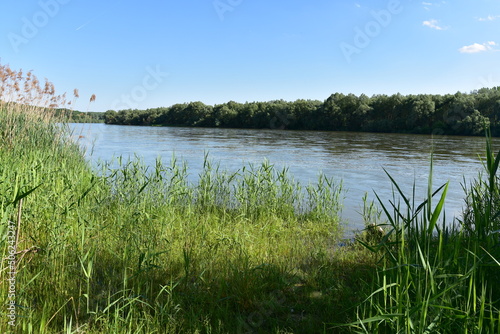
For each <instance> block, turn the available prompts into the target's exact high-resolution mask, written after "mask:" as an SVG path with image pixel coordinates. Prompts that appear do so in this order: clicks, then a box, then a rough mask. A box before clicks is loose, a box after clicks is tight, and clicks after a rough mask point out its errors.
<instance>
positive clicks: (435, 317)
mask: <svg viewBox="0 0 500 334" xmlns="http://www.w3.org/2000/svg"><path fill="white" fill-rule="evenodd" d="M0 70H5V68H4V67H0ZM7 72H8V71H7ZM0 74H2V72H1V71H0ZM10 77H11V78H19V75H17V74H16V73H14V74H10ZM12 80H19V79H12ZM26 80H27V82H30V81H29V80H32V79H26ZM5 82H7V88H8V87H9V81H4V82H2V85H4V84H5ZM11 86H12V87H11V88H15V86H14V85H11ZM28 86H29V85H28ZM35 86H36V85H35ZM3 88H5V87H4V86H2V89H3ZM49 88H50V86H49ZM11 91H12V92H14V91H16V90H15V89H14V90H12V89H11ZM37 91H40V90H37ZM48 92H49V95H50V96H52V95H53V93H52V91H51V90H50V89H49V90H48ZM50 96H49V98H43V97H40V98H37V99H36V101H38V102H40V101H42V102H43V101H50V100H51V99H52V98H50ZM20 101H24V100H20ZM39 104H40V103H39ZM52 111H53V110H52V109H50V108H43V107H33V106H29V105H27V104H23V103H11V102H6V101H1V100H0V221H1V224H0V252H1V256H2V265H1V267H0V272H1V275H0V284H1V288H0V303H1V305H2V309H1V310H0V331H1V332H5V333H10V332H12V333H500V312H499V309H498V307H499V305H498V304H499V302H498V301H499V298H500V284H498V282H500V263H499V262H500V242H499V241H500V239H499V236H500V232H499V231H500V193H499V192H500V191H499V188H498V177H497V171H498V166H499V164H500V155H498V154H497V155H495V154H494V153H493V149H492V146H491V139H490V138H489V137H487V140H486V142H487V144H486V154H485V158H484V161H483V162H484V167H485V173H484V175H480V176H478V178H477V179H476V180H474V181H472V182H470V183H469V184H465V183H464V197H465V200H466V204H467V209H466V211H465V212H464V216H463V218H462V219H461V220H460V221H458V223H457V224H455V225H451V224H450V223H449V221H447V218H446V217H443V215H442V211H443V207H444V203H445V199H446V192H447V185H443V186H440V187H438V188H436V187H434V185H433V184H432V164H431V173H430V175H431V177H430V181H429V184H428V196H427V199H426V200H425V201H424V202H423V203H415V202H414V200H413V198H415V196H414V195H415V194H411V196H409V195H407V194H404V193H403V192H402V191H401V190H400V188H399V186H398V183H397V181H396V180H394V179H393V178H392V177H391V176H390V175H388V177H389V178H388V182H391V183H392V185H393V187H394V189H395V193H394V198H393V199H392V201H391V202H390V203H391V206H390V207H389V206H387V205H384V204H383V203H385V201H384V200H383V199H380V198H379V205H378V206H377V205H375V204H374V203H368V202H367V201H366V198H365V199H364V202H365V206H364V210H363V213H362V216H363V218H364V220H365V222H366V225H367V228H366V230H365V231H363V232H361V233H360V234H359V235H358V236H357V241H356V242H354V243H353V242H349V241H347V242H346V241H343V240H342V232H343V226H342V222H341V221H340V218H339V213H340V211H341V208H342V196H343V189H342V183H341V182H340V181H339V180H332V179H329V178H327V177H325V176H323V175H320V176H319V177H318V180H317V182H315V183H314V184H309V185H302V184H300V183H299V182H297V181H295V180H294V179H293V176H292V175H290V174H289V173H288V171H287V169H281V170H278V169H276V168H275V167H274V166H273V165H272V164H271V163H270V162H268V161H264V162H263V163H262V164H260V165H248V166H242V168H241V169H240V170H239V171H237V172H234V173H230V172H227V171H224V170H222V169H221V168H220V166H219V165H218V164H217V163H214V162H212V161H211V160H210V159H209V157H208V156H207V157H205V163H204V166H203V169H202V172H201V173H200V175H198V178H197V179H196V181H194V182H190V181H189V179H190V178H188V174H189V170H188V168H187V166H186V165H185V164H184V163H182V162H179V161H177V160H176V159H175V158H174V159H172V161H171V163H170V164H168V165H165V164H163V163H161V161H159V160H158V161H157V162H156V165H155V166H149V167H148V166H145V165H144V164H143V163H141V161H140V160H138V159H135V160H132V161H124V160H123V159H121V158H118V159H117V161H113V162H109V163H103V164H101V166H100V167H99V168H92V167H91V166H90V164H88V163H87V162H86V161H85V159H84V156H83V153H82V152H81V149H80V148H79V147H78V146H77V145H76V144H75V143H73V142H72V141H71V140H70V139H69V138H70V134H69V131H68V128H67V127H66V126H65V125H64V124H63V125H58V124H56V122H57V119H56V118H54V116H53V112H52ZM381 172H382V171H381ZM381 227H382V228H383V230H381V229H380V228H381ZM13 231H17V235H15V233H13ZM341 244H342V246H341ZM14 246H15V248H16V252H17V253H16V254H14V255H11V252H12V251H13V247H14ZM9 258H10V259H9ZM11 260H12V261H11ZM13 271H15V272H16V273H17V274H16V275H15V291H11V287H12V286H13V285H11V283H10V281H9V279H11V278H12V275H11V274H10V272H13ZM14 301H15V304H14V305H13V306H11V303H12V302H14ZM9 307H10V308H13V309H14V310H15V313H16V317H15V325H16V326H15V327H13V326H11V325H10V324H9V321H10V320H11V319H10V318H9V312H11V310H10V309H9Z"/></svg>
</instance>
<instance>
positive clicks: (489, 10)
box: [0, 0, 500, 111]
mask: <svg viewBox="0 0 500 334" xmlns="http://www.w3.org/2000/svg"><path fill="white" fill-rule="evenodd" d="M2 7H3V8H2V10H1V11H0V58H1V59H0V61H1V63H2V64H9V65H10V66H11V68H13V69H21V68H22V69H24V70H33V71H34V74H36V75H37V76H38V77H39V78H48V79H49V80H50V81H52V82H53V83H54V84H55V86H56V89H57V91H58V92H59V93H63V92H68V93H69V94H71V92H72V91H73V89H74V88H78V89H79V91H80V99H79V102H78V103H77V105H76V108H77V109H80V110H84V111H85V110H86V109H87V105H88V99H89V98H90V96H91V95H92V94H96V96H97V99H96V102H95V103H94V104H93V105H91V106H90V110H91V111H106V110H108V109H125V108H140V109H145V108H151V107H160V106H170V105H172V104H175V103H182V102H189V101H202V102H204V103H207V104H216V103H223V102H227V101H230V100H233V101H238V102H245V101H268V100H273V99H285V100H290V101H293V100H296V99H301V98H303V99H318V100H324V99H326V98H327V97H328V96H329V95H330V94H332V93H335V92H341V93H345V94H347V93H354V94H356V95H359V94H362V93H364V94H367V95H369V96H371V95H373V94H394V93H398V92H399V93H401V94H419V93H432V94H446V93H455V92H457V91H461V92H470V91H471V90H474V89H477V88H480V87H492V86H500V1H499V0H456V1H451V0H448V1H432V0H427V1H423V2H422V1H415V0H399V1H398V0H387V1H378V0H376V1H373V0H371V1H368V0H356V1H350V0H342V1H333V0H329V1H326V0H309V1H305V0H288V1H286V2H285V1H281V2H277V1H269V0H191V1H171V0H154V1H153V0H142V1H129V0H125V1H94V0H85V1H84V0H40V1H32V0H23V1H8V2H5V1H4V2H3V4H2Z"/></svg>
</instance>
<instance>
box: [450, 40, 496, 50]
mask: <svg viewBox="0 0 500 334" xmlns="http://www.w3.org/2000/svg"><path fill="white" fill-rule="evenodd" d="M496 45H497V43H495V42H493V41H489V42H486V43H483V44H479V43H474V44H472V45H466V46H463V47H461V48H460V49H458V51H460V53H479V52H485V51H490V50H493V46H496Z"/></svg>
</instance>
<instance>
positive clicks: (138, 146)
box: [70, 124, 500, 229]
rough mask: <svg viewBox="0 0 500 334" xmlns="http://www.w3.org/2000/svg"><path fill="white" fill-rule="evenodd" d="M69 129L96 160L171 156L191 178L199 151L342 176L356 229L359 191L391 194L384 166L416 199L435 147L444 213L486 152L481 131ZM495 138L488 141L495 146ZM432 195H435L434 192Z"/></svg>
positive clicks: (226, 165) (456, 206)
mask: <svg viewBox="0 0 500 334" xmlns="http://www.w3.org/2000/svg"><path fill="white" fill-rule="evenodd" d="M70 126H71V128H72V130H73V136H74V137H75V138H76V139H77V140H78V141H79V142H80V143H81V145H82V146H83V147H84V148H85V150H86V152H87V153H86V156H87V158H88V159H89V160H90V161H92V163H94V164H95V163H96V162H97V161H98V160H110V159H112V158H113V157H117V156H122V157H124V158H128V157H133V156H134V155H137V156H139V157H141V158H142V159H143V160H144V162H145V163H146V164H153V163H154V162H155V160H156V159H157V158H158V157H161V159H162V160H163V161H164V162H165V163H167V164H168V163H169V162H170V160H171V158H172V156H173V155H175V157H176V158H177V159H178V160H184V161H186V162H187V164H188V168H189V172H190V175H191V177H192V180H193V182H194V181H196V176H197V175H198V174H199V172H200V171H201V169H202V167H203V160H204V155H205V153H208V154H209V157H210V159H211V160H213V161H214V162H219V163H220V165H221V167H222V168H223V169H226V170H229V171H236V170H238V169H240V168H241V167H243V166H244V165H247V164H249V163H253V164H260V163H262V162H263V161H264V159H267V160H269V161H270V163H271V164H274V165H275V166H276V167H277V168H279V169H281V168H282V167H285V166H286V167H288V168H289V171H290V173H291V174H292V175H293V176H294V178H295V179H296V180H298V181H299V182H301V184H303V185H307V184H308V183H309V182H315V181H316V180H317V177H318V174H319V173H320V172H322V173H324V174H325V175H326V176H328V177H333V178H335V179H336V180H338V181H339V182H340V181H342V182H343V188H344V189H345V190H346V192H345V194H344V197H345V199H344V209H343V212H342V217H343V219H344V221H345V222H346V223H347V228H348V229H360V228H362V227H363V220H362V217H361V215H360V213H359V212H360V211H361V210H362V205H363V201H362V197H363V195H364V194H365V193H368V198H369V199H374V198H375V196H374V192H377V194H378V195H379V196H380V197H381V198H383V199H386V200H388V199H390V198H392V186H391V182H390V180H389V178H388V177H387V175H386V174H385V173H384V170H383V169H384V168H385V169H386V170H387V171H388V172H389V173H390V174H391V175H392V177H393V178H394V179H395V180H396V181H397V182H398V184H399V185H400V187H401V188H402V189H403V191H405V193H407V194H408V195H410V194H411V191H412V187H413V184H414V183H415V184H416V189H417V194H418V196H417V200H421V199H422V198H423V196H424V195H425V193H426V189H427V182H428V175H429V168H430V156H431V152H432V151H434V154H433V165H434V167H433V168H434V172H433V175H434V177H433V184H434V189H436V188H437V187H438V186H440V185H442V184H444V183H445V182H448V181H449V183H450V184H449V189H448V196H447V200H446V206H445V211H446V214H447V218H446V220H447V221H452V217H453V216H456V217H460V213H461V209H462V207H463V203H464V192H463V190H462V183H463V181H464V178H465V180H467V181H470V180H472V179H473V178H475V177H477V175H478V173H479V171H480V170H481V168H482V167H481V162H480V160H479V155H481V156H484V146H485V140H484V138H483V137H456V136H435V137H431V136H427V135H407V134H374V133H355V132H316V131H285V130H246V129H213V128H183V127H148V126H118V125H105V124H70ZM499 144H500V141H499V139H495V140H494V147H498V146H500V145H499ZM435 202H437V199H436V200H435Z"/></svg>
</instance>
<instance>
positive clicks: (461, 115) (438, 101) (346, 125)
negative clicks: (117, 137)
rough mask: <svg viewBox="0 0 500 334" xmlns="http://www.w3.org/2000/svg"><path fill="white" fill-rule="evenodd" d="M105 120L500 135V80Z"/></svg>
mask: <svg viewBox="0 0 500 334" xmlns="http://www.w3.org/2000/svg"><path fill="white" fill-rule="evenodd" d="M104 121H105V123H107V124H120V125H156V126H189V127H221V128H252V129H289V130H320V131H367V132H398V133H415V134H451V135H483V134H484V129H485V127H490V129H491V131H492V134H493V135H497V136H498V135H500V86H499V87H495V88H482V89H479V90H476V91H473V92H470V93H461V92H457V93H456V94H446V95H429V94H420V95H401V94H399V93H398V94H394V95H373V96H371V97H368V96H367V95H364V94H362V95H360V96H356V95H354V94H347V95H345V94H341V93H335V94H332V95H331V96H330V97H328V98H327V99H326V100H325V101H318V100H302V99H300V100H296V101H294V102H288V101H284V100H274V101H268V102H246V103H237V102H234V101H230V102H227V103H223V104H217V105H214V106H211V105H206V104H204V103H202V102H190V103H182V104H174V105H172V106H170V107H161V108H152V109H147V110H138V109H127V110H120V111H115V110H108V111H106V112H105V114H104Z"/></svg>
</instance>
